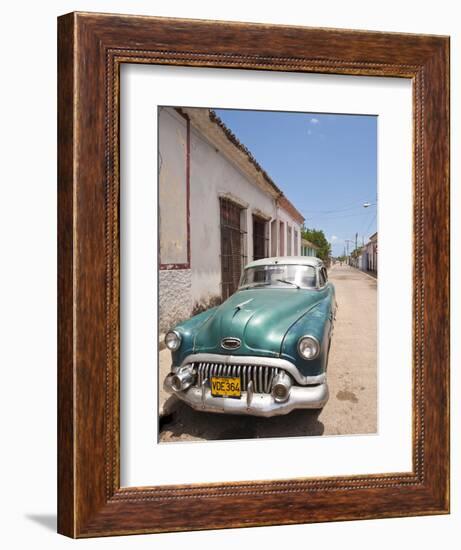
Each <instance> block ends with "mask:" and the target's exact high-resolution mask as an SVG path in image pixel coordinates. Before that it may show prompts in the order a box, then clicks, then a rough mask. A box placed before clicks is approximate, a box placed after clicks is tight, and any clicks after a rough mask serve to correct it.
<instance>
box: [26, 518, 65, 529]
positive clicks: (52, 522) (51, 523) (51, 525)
mask: <svg viewBox="0 0 461 550" xmlns="http://www.w3.org/2000/svg"><path fill="white" fill-rule="evenodd" d="M25 517H26V518H27V519H28V520H30V521H33V522H34V523H38V525H41V526H42V527H44V528H45V529H48V530H49V531H56V530H57V518H56V514H26V516H25Z"/></svg>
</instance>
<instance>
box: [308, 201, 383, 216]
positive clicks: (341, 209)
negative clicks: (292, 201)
mask: <svg viewBox="0 0 461 550" xmlns="http://www.w3.org/2000/svg"><path fill="white" fill-rule="evenodd" d="M364 204H367V203H363V204H360V205H357V203H354V204H353V205H350V206H346V207H343V208H337V209H334V210H303V211H304V212H305V213H310V214H335V213H336V212H347V211H348V210H358V209H362V208H370V207H372V206H376V203H372V204H368V205H367V206H366V207H365V206H364Z"/></svg>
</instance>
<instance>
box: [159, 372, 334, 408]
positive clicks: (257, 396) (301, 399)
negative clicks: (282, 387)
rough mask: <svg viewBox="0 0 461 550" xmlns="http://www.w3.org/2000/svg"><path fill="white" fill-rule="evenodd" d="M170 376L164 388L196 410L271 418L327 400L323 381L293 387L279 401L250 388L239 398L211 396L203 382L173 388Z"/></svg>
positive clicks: (166, 379)
mask: <svg viewBox="0 0 461 550" xmlns="http://www.w3.org/2000/svg"><path fill="white" fill-rule="evenodd" d="M172 376H173V373H170V374H169V375H168V376H167V377H166V378H165V382H164V384H163V387H164V389H165V391H167V392H168V393H171V394H173V395H176V396H177V397H178V398H179V399H181V400H182V401H184V402H186V403H187V404H188V405H190V406H191V407H192V408H193V409H195V410H197V411H205V412H214V413H227V414H248V415H253V416H264V417H270V416H277V415H283V414H288V413H289V412H291V411H293V410H294V409H321V408H322V407H323V406H324V405H325V404H326V402H327V401H328V386H327V383H326V382H323V383H322V384H318V385H315V386H292V387H291V389H290V395H289V397H288V399H287V401H285V402H283V403H278V402H277V401H275V400H274V398H273V397H272V395H271V394H267V393H253V392H249V391H244V392H242V394H241V397H240V398H239V399H235V398H231V397H213V396H212V395H211V390H210V387H209V386H208V385H207V384H205V383H204V384H202V386H201V387H200V388H197V387H195V386H192V387H190V388H188V389H186V390H183V391H175V390H174V389H173V388H172V386H171V378H172Z"/></svg>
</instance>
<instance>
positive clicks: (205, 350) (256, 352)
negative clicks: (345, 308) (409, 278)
mask: <svg viewBox="0 0 461 550" xmlns="http://www.w3.org/2000/svg"><path fill="white" fill-rule="evenodd" d="M335 313H336V299H335V290H334V286H333V284H332V283H330V282H328V276H327V270H326V268H325V266H324V264H323V262H322V261H321V260H319V259H317V258H313V257H306V256H292V257H277V258H265V259H262V260H257V261H254V262H251V263H250V264H248V265H247V266H246V267H245V269H244V272H243V274H242V278H241V280H240V285H239V288H238V290H237V292H235V294H233V295H232V296H230V297H229V298H228V299H227V300H226V301H225V302H223V303H222V304H221V305H220V306H217V307H214V308H211V309H209V310H207V311H204V312H203V313H200V314H199V315H195V316H194V317H192V318H191V319H188V320H187V321H184V322H182V323H180V324H178V325H177V326H176V327H174V328H173V329H172V330H170V331H169V332H168V333H167V334H166V336H165V344H166V346H167V347H168V349H170V350H171V354H172V362H173V365H172V367H171V372H170V373H169V374H168V375H167V377H166V379H165V381H164V388H165V389H166V390H167V391H168V392H169V393H172V394H174V395H176V396H177V397H179V398H180V399H182V400H183V401H185V402H186V403H188V404H189V405H190V406H191V407H193V408H194V409H197V410H201V411H208V412H220V413H232V414H248V415H257V416H274V415H280V414H287V413H289V412H290V411H292V410H294V409H320V408H322V407H323V406H324V405H325V403H326V402H327V400H328V385H327V380H326V373H327V363H328V353H329V350H330V344H331V338H332V334H333V323H334V319H335Z"/></svg>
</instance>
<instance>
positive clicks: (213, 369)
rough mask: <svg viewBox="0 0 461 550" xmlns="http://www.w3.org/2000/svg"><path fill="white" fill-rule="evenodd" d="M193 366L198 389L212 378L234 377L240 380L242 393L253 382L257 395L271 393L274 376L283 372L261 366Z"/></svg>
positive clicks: (215, 364)
mask: <svg viewBox="0 0 461 550" xmlns="http://www.w3.org/2000/svg"><path fill="white" fill-rule="evenodd" d="M191 365H192V366H193V367H194V369H195V370H196V371H197V381H196V386H198V387H200V386H201V385H202V382H203V381H204V380H207V379H210V378H211V377H212V376H233V377H239V378H240V386H241V389H242V391H246V390H247V388H248V383H249V382H250V381H252V382H253V391H254V392H255V393H270V391H271V388H272V381H273V379H274V376H276V374H278V372H280V371H281V370H282V369H278V368H276V367H265V366H260V365H224V364H222V363H192V364H191Z"/></svg>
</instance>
